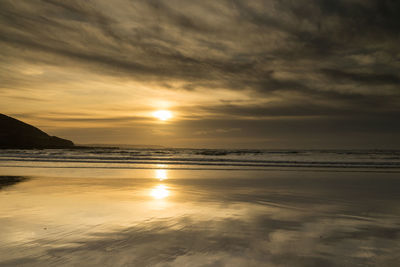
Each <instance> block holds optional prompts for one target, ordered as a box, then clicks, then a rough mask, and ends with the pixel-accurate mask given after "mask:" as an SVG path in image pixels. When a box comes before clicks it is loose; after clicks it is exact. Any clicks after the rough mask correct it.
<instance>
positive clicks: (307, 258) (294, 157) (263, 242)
mask: <svg viewBox="0 0 400 267" xmlns="http://www.w3.org/2000/svg"><path fill="white" fill-rule="evenodd" d="M0 229H1V231H0V266H398V264H399V262H400V150H322V149H321V150H317V149H313V150H306V149H303V150H296V149H287V150H285V149H282V150H271V149H189V148H116V147H109V148H107V147H85V148H84V147H82V148H75V149H37V150H0Z"/></svg>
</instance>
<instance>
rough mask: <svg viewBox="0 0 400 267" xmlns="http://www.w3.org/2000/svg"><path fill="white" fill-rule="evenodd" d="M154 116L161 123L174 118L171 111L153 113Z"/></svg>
mask: <svg viewBox="0 0 400 267" xmlns="http://www.w3.org/2000/svg"><path fill="white" fill-rule="evenodd" d="M153 116H154V117H156V118H157V119H159V120H160V121H166V120H169V119H171V118H172V112H171V111H169V110H157V111H154V112H153Z"/></svg>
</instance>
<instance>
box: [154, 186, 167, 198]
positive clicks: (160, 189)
mask: <svg viewBox="0 0 400 267" xmlns="http://www.w3.org/2000/svg"><path fill="white" fill-rule="evenodd" d="M150 195H151V196H152V197H153V198H155V199H163V198H166V197H168V196H169V191H168V187H166V186H165V185H162V184H160V185H158V186H156V187H155V188H153V190H151V192H150Z"/></svg>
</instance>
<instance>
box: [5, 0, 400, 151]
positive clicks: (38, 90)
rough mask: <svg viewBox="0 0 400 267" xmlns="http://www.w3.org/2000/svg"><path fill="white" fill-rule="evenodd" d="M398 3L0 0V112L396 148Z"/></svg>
mask: <svg viewBox="0 0 400 267" xmlns="http://www.w3.org/2000/svg"><path fill="white" fill-rule="evenodd" d="M399 11H400V4H398V3H397V2H395V1H373V0H366V1H356V0H348V1H331V0H314V1H311V2H310V1H306V0H299V1H278V0H268V1H267V0H265V1H262V0H251V1H238V0H222V1H211V0H210V1H183V0H171V1H161V0H159V1H158V0H151V1H127V0H116V1H106V0H98V1H56V0H42V1H37V0H29V1H7V0H5V1H1V3H0V48H1V50H0V112H1V113H4V114H6V115H9V116H13V117H15V118H17V119H20V120H22V121H25V122H27V123H30V124H33V125H35V126H37V127H39V128H41V129H42V130H44V131H46V132H48V133H49V134H52V135H57V136H60V137H63V138H68V139H71V140H73V141H74V142H75V143H77V144H90V143H91V144H93V143H103V144H134V145H162V146H174V147H265V148H268V147H272V148H285V147H302V148H317V147H324V148H334V147H340V148H346V147H360V148H364V147H365V148H367V147H368V148H381V147H385V148H392V147H393V146H397V147H399V145H400V143H399V142H400V141H399V140H398V138H397V137H398V135H399V133H400V124H399V123H398V116H399V115H400V76H399V73H400V72H399V70H400V48H399V45H398V44H399V41H400V40H399V38H400V37H399V36H400V35H399V28H400V22H399V19H398V17H399V14H400V12H399ZM157 110H168V111H170V112H171V113H172V114H173V116H172V118H170V119H168V120H166V121H160V120H158V119H157V118H155V117H154V116H153V113H154V111H157Z"/></svg>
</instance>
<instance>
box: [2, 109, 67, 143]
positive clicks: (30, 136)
mask: <svg viewBox="0 0 400 267" xmlns="http://www.w3.org/2000/svg"><path fill="white" fill-rule="evenodd" d="M71 147H74V143H73V142H72V141H70V140H66V139H62V138H59V137H57V136H50V135H48V134H47V133H45V132H43V131H41V130H39V129H38V128H36V127H34V126H32V125H29V124H26V123H24V122H22V121H19V120H17V119H14V118H11V117H9V116H6V115H4V114H0V148H71Z"/></svg>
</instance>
